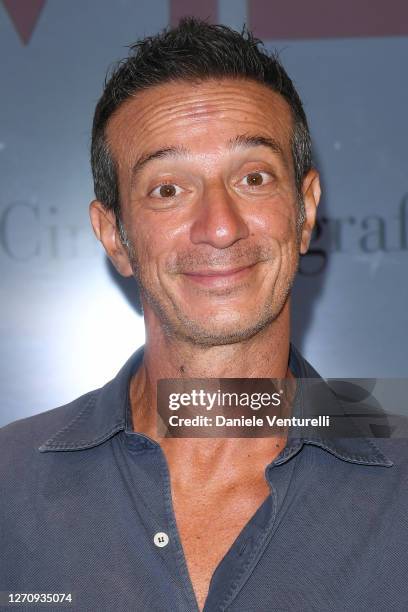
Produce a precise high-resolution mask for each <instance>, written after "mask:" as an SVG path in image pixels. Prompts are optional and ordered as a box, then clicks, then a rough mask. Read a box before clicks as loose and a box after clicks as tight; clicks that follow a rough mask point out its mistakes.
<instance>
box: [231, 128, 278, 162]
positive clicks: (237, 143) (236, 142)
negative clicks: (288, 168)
mask: <svg viewBox="0 0 408 612" xmlns="http://www.w3.org/2000/svg"><path fill="white" fill-rule="evenodd" d="M252 147H268V149H271V151H273V152H274V153H277V154H278V155H279V156H280V157H282V159H283V160H284V161H285V154H284V151H283V148H282V146H281V145H280V144H279V142H278V141H277V140H275V139H274V138H269V137H266V136H260V135H250V134H241V135H239V136H235V137H234V138H232V139H231V140H230V141H229V142H228V148H229V149H237V148H244V149H250V148H252Z"/></svg>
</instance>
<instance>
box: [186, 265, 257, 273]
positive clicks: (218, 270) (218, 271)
mask: <svg viewBox="0 0 408 612" xmlns="http://www.w3.org/2000/svg"><path fill="white" fill-rule="evenodd" d="M254 265H255V264H248V265H246V266H239V267H237V268H218V269H214V268H211V269H206V270H193V271H191V272H184V274H189V275H191V276H228V275H229V274H234V273H235V272H240V271H241V270H245V268H250V267H252V266H254Z"/></svg>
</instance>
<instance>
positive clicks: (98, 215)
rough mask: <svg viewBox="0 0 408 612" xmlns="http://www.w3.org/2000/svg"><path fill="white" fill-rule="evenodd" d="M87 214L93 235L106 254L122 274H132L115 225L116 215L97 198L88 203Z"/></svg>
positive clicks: (127, 256)
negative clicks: (100, 243)
mask: <svg viewBox="0 0 408 612" xmlns="http://www.w3.org/2000/svg"><path fill="white" fill-rule="evenodd" d="M89 216H90V217H91V223H92V227H93V231H94V232H95V236H96V237H97V239H98V240H100V241H101V242H102V244H103V246H104V248H105V251H106V254H107V256H108V257H109V259H110V260H111V262H112V263H113V265H114V266H115V268H116V270H117V271H118V272H119V274H121V275H122V276H133V272H132V266H131V265H130V261H129V255H128V252H127V249H126V248H125V246H124V245H123V244H122V241H121V239H120V236H119V232H118V229H117V227H116V216H115V213H114V212H113V211H112V210H109V209H107V208H106V207H105V206H104V205H103V204H102V202H100V201H99V200H93V201H92V202H91V204H90V205H89Z"/></svg>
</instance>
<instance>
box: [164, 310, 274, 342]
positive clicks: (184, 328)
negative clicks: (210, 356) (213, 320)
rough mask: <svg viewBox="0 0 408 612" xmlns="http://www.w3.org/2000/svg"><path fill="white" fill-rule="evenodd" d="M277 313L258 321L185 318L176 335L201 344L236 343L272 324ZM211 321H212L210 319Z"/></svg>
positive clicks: (248, 338) (249, 337) (251, 336)
mask: <svg viewBox="0 0 408 612" xmlns="http://www.w3.org/2000/svg"><path fill="white" fill-rule="evenodd" d="M276 316H277V315H273V314H269V316H267V317H266V316H265V317H264V318H263V319H261V320H258V321H252V322H249V321H248V322H247V324H243V322H242V320H241V321H240V322H238V321H237V322H231V321H229V322H228V324H227V323H225V322H224V323H221V322H219V324H218V325H217V324H210V325H203V323H202V321H200V322H198V321H193V320H186V319H184V320H183V322H182V325H180V326H178V329H177V330H175V331H176V335H177V336H178V337H180V338H182V339H183V340H185V341H187V342H190V343H191V344H194V345H199V346H221V345H226V344H236V343H238V342H244V341H246V340H250V339H251V338H253V337H254V336H256V335H257V334H258V333H259V332H261V331H262V330H264V329H265V328H266V327H267V326H268V325H270V324H271V323H272V322H273V321H274V320H275V319H276ZM209 322H210V321H209Z"/></svg>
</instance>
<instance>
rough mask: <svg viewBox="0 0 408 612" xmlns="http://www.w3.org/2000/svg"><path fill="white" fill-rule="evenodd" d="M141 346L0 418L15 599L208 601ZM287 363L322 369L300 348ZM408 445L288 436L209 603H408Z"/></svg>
mask: <svg viewBox="0 0 408 612" xmlns="http://www.w3.org/2000/svg"><path fill="white" fill-rule="evenodd" d="M142 359H143V348H142V349H139V350H138V351H137V352H136V353H135V354H134V355H133V356H132V357H131V358H130V359H129V361H128V362H127V363H126V364H125V366H124V367H123V368H122V370H121V371H120V372H119V374H118V375H117V376H116V378H115V379H114V380H113V381H111V382H110V383H108V384H107V385H105V386H104V387H103V388H102V389H98V390H97V391H92V392H90V393H88V394H86V395H84V396H83V397H80V398H79V399H77V400H75V401H74V402H72V403H70V404H68V405H66V406H63V407H60V408H56V409H54V410H50V411H48V412H45V413H42V414H39V415H36V416H33V417H29V418H26V419H23V420H20V421H17V422H15V423H12V424H10V425H8V426H6V427H4V428H2V429H1V430H0V492H1V497H0V591H2V592H3V594H2V597H3V601H4V597H5V596H6V595H5V593H4V592H7V593H9V592H10V593H20V592H24V593H71V594H72V597H73V603H72V604H71V605H70V606H69V605H68V608H67V609H70V607H71V609H74V610H79V611H85V610H86V611H90V612H100V611H109V612H120V611H136V612H139V611H140V612H142V611H143V612H145V611H146V612H147V611H148V612H150V611H154V612H193V611H194V612H196V611H197V609H198V608H197V603H196V599H195V596H194V592H193V588H192V585H191V581H190V578H189V574H188V571H187V566H186V561H185V557H184V554H183V549H182V546H181V542H180V537H179V534H178V531H177V526H176V520H175V516H174V512H173V507H172V497H171V490H170V478H169V471H168V466H167V463H166V460H165V457H164V454H163V452H162V450H161V448H160V446H159V444H157V443H156V442H154V441H153V440H151V439H149V438H148V437H147V436H145V435H142V434H139V433H137V432H135V431H133V428H132V422H131V412H130V404H129V395H128V390H129V382H130V379H131V377H132V375H133V374H134V372H135V371H136V370H137V368H138V366H139V365H140V363H141V360H142ZM290 367H291V369H292V371H293V372H294V373H295V375H296V376H298V377H317V376H318V374H317V373H316V372H315V371H314V370H313V368H312V367H311V366H310V365H309V364H308V363H307V362H306V361H305V360H304V359H303V358H302V357H301V355H300V354H299V353H298V351H296V349H295V348H294V347H293V346H292V347H291V353H290ZM407 458H408V444H407V440H405V439H378V440H375V443H374V441H373V440H371V439H364V438H348V439H345V438H344V439H333V438H331V439H325V438H324V437H319V436H317V437H316V436H314V437H313V439H312V438H311V439H307V438H302V437H296V438H292V437H291V438H289V440H288V443H287V445H286V447H285V449H284V450H283V451H282V452H281V453H280V455H279V456H277V457H276V458H275V459H274V460H273V461H272V462H271V463H270V464H269V465H268V466H267V468H266V470H265V477H266V478H267V480H268V483H269V485H270V489H271V494H270V495H269V497H268V498H267V499H266V500H265V502H264V503H263V504H262V505H261V506H260V508H259V509H258V511H257V512H256V513H255V515H254V516H253V517H252V519H251V520H250V521H249V522H248V524H247V525H246V526H245V527H244V529H243V530H242V532H241V533H240V535H239V536H238V538H237V539H236V540H235V542H234V543H233V545H232V547H231V548H230V550H229V551H228V553H227V554H226V555H225V557H224V558H223V559H222V561H221V562H220V564H219V565H218V567H217V568H216V569H215V571H214V574H213V577H212V580H211V583H210V588H209V593H208V597H207V600H206V604H205V608H204V609H205V611H206V612H216V611H222V610H229V611H231V612H232V611H234V612H238V611H239V612H255V611H256V612H272V611H278V610H279V611H287V612H288V611H290V612H297V611H299V612H300V611H302V612H303V611H304V612H307V611H309V610H310V611H312V610H313V611H319V612H330V611H336V612H340V611H341V612H344V611H352V612H360V611H361V612H363V611H367V612H368V611H370V612H373V611H381V612H391V611H406V610H408V571H407V570H408V539H407V534H408V529H407V523H408V504H407V501H408V487H407V484H408V483H407V474H408V472H407ZM194 503H195V502H194V499H192V500H191V512H194ZM202 542H203V546H205V534H203V539H202ZM1 609H5V610H6V609H11V608H6V607H5V606H4V605H3V606H2V607H1ZM20 609H21V608H20ZM23 609H26V610H30V609H37V610H38V609H40V610H42V609H44V610H50V609H52V610H59V609H62V608H60V606H59V605H58V604H55V603H53V604H48V605H46V604H42V605H38V606H37V607H35V608H34V606H32V605H31V604H30V605H28V604H25V605H24V606H23Z"/></svg>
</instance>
